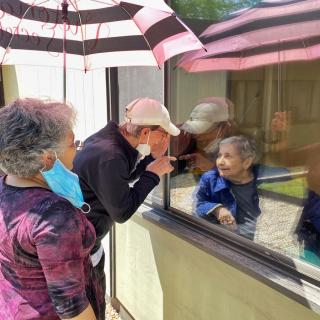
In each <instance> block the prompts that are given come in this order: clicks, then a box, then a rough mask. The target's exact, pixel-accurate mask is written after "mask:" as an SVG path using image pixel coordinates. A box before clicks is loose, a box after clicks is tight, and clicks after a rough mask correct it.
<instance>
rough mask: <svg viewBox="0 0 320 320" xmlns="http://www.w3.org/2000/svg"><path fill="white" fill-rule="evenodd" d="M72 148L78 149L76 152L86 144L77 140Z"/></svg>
mask: <svg viewBox="0 0 320 320" xmlns="http://www.w3.org/2000/svg"><path fill="white" fill-rule="evenodd" d="M70 147H72V148H76V150H77V151H78V150H81V149H82V148H83V147H84V143H83V142H82V141H81V140H75V141H74V142H73V143H72V144H71V146H70Z"/></svg>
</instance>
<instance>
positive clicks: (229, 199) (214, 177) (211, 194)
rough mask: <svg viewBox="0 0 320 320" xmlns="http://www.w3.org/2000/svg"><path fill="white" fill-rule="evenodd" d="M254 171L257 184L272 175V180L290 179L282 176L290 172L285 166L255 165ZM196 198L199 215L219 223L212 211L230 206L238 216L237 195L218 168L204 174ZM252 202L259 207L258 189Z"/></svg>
mask: <svg viewBox="0 0 320 320" xmlns="http://www.w3.org/2000/svg"><path fill="white" fill-rule="evenodd" d="M252 171H253V175H254V180H255V183H256V185H258V184H259V179H260V178H268V177H270V178H271V179H272V182H276V181H284V180H288V177H286V178H282V177H281V175H288V173H289V171H288V170H287V169H285V168H277V167H268V166H263V165H255V166H253V168H252ZM277 176H278V178H277ZM274 177H276V178H274ZM279 177H280V178H279ZM289 179H290V178H289ZM261 182H262V181H261ZM196 198H197V202H196V215H197V216H199V217H201V218H204V219H206V220H209V221H212V222H215V223H217V222H218V221H217V219H216V217H215V216H214V215H213V214H212V212H213V210H214V209H215V208H217V207H219V206H224V207H226V208H228V210H229V211H230V212H231V213H232V215H233V216H234V217H235V218H236V215H237V204H236V200H235V197H234V196H233V194H232V191H231V188H230V183H229V182H228V180H226V179H225V178H223V177H221V176H220V175H219V172H218V170H217V169H213V170H210V171H208V172H206V173H205V174H203V175H202V177H201V179H200V183H199V189H198V191H197V194H196ZM252 202H253V203H254V204H255V205H256V206H257V208H259V197H258V191H257V189H256V192H255V193H254V194H253V199H252ZM259 211H260V209H259ZM236 220H237V219H236Z"/></svg>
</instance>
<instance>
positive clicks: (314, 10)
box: [178, 0, 320, 72]
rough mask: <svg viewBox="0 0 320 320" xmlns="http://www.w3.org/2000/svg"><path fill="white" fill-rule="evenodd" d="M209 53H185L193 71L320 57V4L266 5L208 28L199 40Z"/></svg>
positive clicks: (287, 1) (284, 1)
mask: <svg viewBox="0 0 320 320" xmlns="http://www.w3.org/2000/svg"><path fill="white" fill-rule="evenodd" d="M200 39H201V40H202V42H203V43H204V44H205V48H206V49H207V51H206V52H204V51H203V50H201V51H200V50H197V51H195V52H190V53H186V54H184V56H183V57H182V59H181V60H180V61H179V63H178V66H180V67H182V68H184V69H185V70H187V71H189V72H201V71H210V70H243V69H249V68H254V67H258V66H264V65H269V64H274V63H279V62H280V63H281V62H290V61H300V60H314V59H318V58H319V57H320V1H319V0H303V1H302V0H301V1H291V0H278V1H263V2H261V3H260V4H258V5H256V6H255V7H252V8H249V9H246V10H243V11H241V12H239V13H237V14H234V15H233V16H231V17H230V18H229V19H227V20H225V21H223V22H221V23H217V24H213V25H211V26H209V27H208V28H207V29H206V30H205V31H204V32H203V33H202V35H201V36H200Z"/></svg>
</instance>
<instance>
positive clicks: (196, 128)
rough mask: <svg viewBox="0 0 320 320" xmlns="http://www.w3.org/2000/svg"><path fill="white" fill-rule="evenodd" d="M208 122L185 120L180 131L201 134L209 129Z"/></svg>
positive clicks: (209, 123) (209, 124)
mask: <svg viewBox="0 0 320 320" xmlns="http://www.w3.org/2000/svg"><path fill="white" fill-rule="evenodd" d="M212 125H213V124H212V123H211V122H210V121H204V120H187V121H186V122H185V123H184V124H183V125H182V126H181V130H183V131H186V132H189V133H191V134H201V133H205V132H207V131H208V130H209V129H210V128H211V127H212Z"/></svg>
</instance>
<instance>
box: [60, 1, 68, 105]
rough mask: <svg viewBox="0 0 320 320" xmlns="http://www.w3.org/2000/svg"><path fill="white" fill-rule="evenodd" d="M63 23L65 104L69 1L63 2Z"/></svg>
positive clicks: (64, 100)
mask: <svg viewBox="0 0 320 320" xmlns="http://www.w3.org/2000/svg"><path fill="white" fill-rule="evenodd" d="M61 7H62V21H63V40H62V54H63V102H64V103H65V102H66V99H67V51H66V40H67V20H68V3H67V0H63V2H62V4H61Z"/></svg>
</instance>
